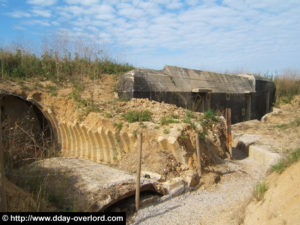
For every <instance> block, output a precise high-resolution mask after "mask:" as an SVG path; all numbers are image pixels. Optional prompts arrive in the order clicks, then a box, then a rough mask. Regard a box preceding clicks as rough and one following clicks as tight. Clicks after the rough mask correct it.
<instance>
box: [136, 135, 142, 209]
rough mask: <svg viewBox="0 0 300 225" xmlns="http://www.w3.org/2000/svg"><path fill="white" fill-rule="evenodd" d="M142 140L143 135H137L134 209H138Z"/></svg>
mask: <svg viewBox="0 0 300 225" xmlns="http://www.w3.org/2000/svg"><path fill="white" fill-rule="evenodd" d="M142 138H143V134H142V133H140V134H139V138H138V142H139V146H138V148H139V149H138V158H137V173H136V192H135V209H136V211H138V210H139V208H140V184H141V165H142V141H143V140H142Z"/></svg>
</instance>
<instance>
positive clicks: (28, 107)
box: [1, 95, 57, 171]
mask: <svg viewBox="0 0 300 225" xmlns="http://www.w3.org/2000/svg"><path fill="white" fill-rule="evenodd" d="M1 128H2V149H3V155H4V162H5V163H4V164H5V170H6V171H8V170H10V169H15V168H18V167H20V166H23V165H26V164H29V163H31V162H33V161H35V160H38V159H43V158H46V157H51V156H52V155H55V154H56V153H57V151H56V147H55V144H54V143H55V142H54V141H53V132H52V129H51V124H50V122H49V121H48V120H47V119H46V118H45V116H44V115H43V113H42V112H41V110H40V109H39V108H38V107H37V106H35V105H34V104H33V103H31V102H29V101H26V100H24V99H22V98H20V97H17V96H13V95H2V96H1Z"/></svg>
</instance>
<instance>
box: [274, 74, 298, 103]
mask: <svg viewBox="0 0 300 225" xmlns="http://www.w3.org/2000/svg"><path fill="white" fill-rule="evenodd" d="M273 80H274V83H275V86H276V103H275V105H276V106H279V105H280V104H282V103H285V104H290V103H291V102H292V99H293V97H294V96H295V95H298V94H300V75H299V74H298V73H296V72H292V71H287V72H285V73H284V74H282V75H279V76H276V77H275V78H274V79H273Z"/></svg>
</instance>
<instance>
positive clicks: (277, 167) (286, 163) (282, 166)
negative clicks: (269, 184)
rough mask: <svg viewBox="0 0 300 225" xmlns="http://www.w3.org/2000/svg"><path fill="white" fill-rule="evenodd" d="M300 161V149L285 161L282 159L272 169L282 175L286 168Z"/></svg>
mask: <svg viewBox="0 0 300 225" xmlns="http://www.w3.org/2000/svg"><path fill="white" fill-rule="evenodd" d="M299 159H300V148H297V149H296V150H295V151H293V152H292V153H290V155H288V156H287V157H285V158H284V159H281V160H280V161H279V162H278V163H276V164H275V165H273V166H272V167H271V171H272V172H277V173H282V172H283V171H284V170H285V169H286V168H288V167H289V166H290V165H292V164H293V163H295V162H297V161H298V160H299Z"/></svg>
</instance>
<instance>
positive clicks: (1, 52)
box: [0, 47, 133, 81]
mask: <svg viewBox="0 0 300 225" xmlns="http://www.w3.org/2000/svg"><path fill="white" fill-rule="evenodd" d="M90 50H91V48H90ZM59 51H63V52H59ZM93 55H94V57H87V54H85V53H83V54H79V53H78V52H74V51H72V50H71V49H70V50H67V49H64V50H61V49H60V50H57V51H53V50H52V49H49V50H44V51H43V52H42V54H41V56H37V55H35V54H34V53H31V52H29V51H26V50H24V49H22V47H21V48H16V49H14V50H8V49H4V48H0V74H1V78H12V79H15V78H22V79H26V78H32V77H40V78H47V79H50V80H56V81H61V80H65V79H66V78H72V77H81V78H82V77H83V76H86V77H89V78H92V79H95V78H101V75H102V74H122V73H125V72H127V71H129V70H132V69H133V66H131V65H129V64H120V63H117V62H114V61H112V60H109V59H107V58H105V59H104V58H101V57H99V56H97V54H93Z"/></svg>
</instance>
